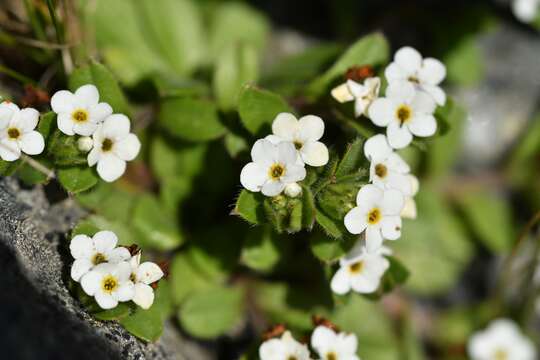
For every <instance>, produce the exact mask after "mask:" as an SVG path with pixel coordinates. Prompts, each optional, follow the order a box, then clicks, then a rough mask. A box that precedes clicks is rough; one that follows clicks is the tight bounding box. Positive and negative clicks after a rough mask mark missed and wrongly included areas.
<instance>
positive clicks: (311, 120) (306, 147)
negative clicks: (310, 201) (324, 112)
mask: <svg viewBox="0 0 540 360" xmlns="http://www.w3.org/2000/svg"><path fill="white" fill-rule="evenodd" d="M272 133H273V134H272V135H268V136H267V137H265V138H264V139H259V140H257V141H256V142H255V144H254V145H253V147H252V149H251V159H252V162H250V163H248V164H247V165H246V166H244V168H243V169H242V172H241V173H240V182H241V183H242V186H243V187H245V188H246V189H248V190H250V191H253V192H262V193H263V195H266V196H277V195H279V194H281V193H282V192H283V191H285V193H286V194H287V195H288V196H291V197H295V196H298V195H299V194H300V192H301V188H300V187H299V185H298V184H296V183H297V182H298V181H302V180H304V178H305V177H306V169H305V165H310V166H323V165H325V164H326V163H327V162H328V148H327V147H326V145H324V144H323V143H322V142H320V141H319V140H320V139H321V138H322V136H323V134H324V122H323V120H322V119H321V118H320V117H318V116H314V115H306V116H304V117H302V118H300V119H298V120H297V119H296V117H295V116H294V115H293V114H289V113H280V114H278V115H277V117H276V118H275V119H274V121H273V123H272Z"/></svg>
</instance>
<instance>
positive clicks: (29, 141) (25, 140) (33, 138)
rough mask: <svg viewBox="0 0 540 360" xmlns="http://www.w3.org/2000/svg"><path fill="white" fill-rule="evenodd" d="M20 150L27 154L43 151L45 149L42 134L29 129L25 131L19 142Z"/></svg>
mask: <svg viewBox="0 0 540 360" xmlns="http://www.w3.org/2000/svg"><path fill="white" fill-rule="evenodd" d="M19 144H20V146H21V150H22V151H23V152H24V153H26V154H28V155H37V154H41V153H42V152H43V149H45V140H43V135H41V134H40V133H39V132H37V131H30V132H27V133H25V134H24V135H23V136H22V137H21V140H20V142H19Z"/></svg>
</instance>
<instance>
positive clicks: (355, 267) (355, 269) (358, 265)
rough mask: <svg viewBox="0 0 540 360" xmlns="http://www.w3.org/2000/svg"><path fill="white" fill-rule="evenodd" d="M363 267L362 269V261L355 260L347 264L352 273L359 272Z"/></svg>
mask: <svg viewBox="0 0 540 360" xmlns="http://www.w3.org/2000/svg"><path fill="white" fill-rule="evenodd" d="M363 269H364V262H363V261H358V262H355V263H354V264H351V265H349V271H350V272H351V273H352V274H360V273H361V272H362V270H363Z"/></svg>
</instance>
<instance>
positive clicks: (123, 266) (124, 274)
mask: <svg viewBox="0 0 540 360" xmlns="http://www.w3.org/2000/svg"><path fill="white" fill-rule="evenodd" d="M112 268H113V272H114V274H116V276H117V277H118V280H120V282H127V281H129V279H130V277H131V271H132V269H131V264H130V263H129V262H128V261H121V262H119V263H117V264H114V265H112Z"/></svg>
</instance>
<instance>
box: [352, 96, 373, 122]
mask: <svg viewBox="0 0 540 360" xmlns="http://www.w3.org/2000/svg"><path fill="white" fill-rule="evenodd" d="M369 105H371V101H370V100H367V99H362V98H359V99H356V101H355V102H354V116H356V117H360V115H363V114H366V115H367V113H366V111H367V110H368V107H369Z"/></svg>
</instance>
